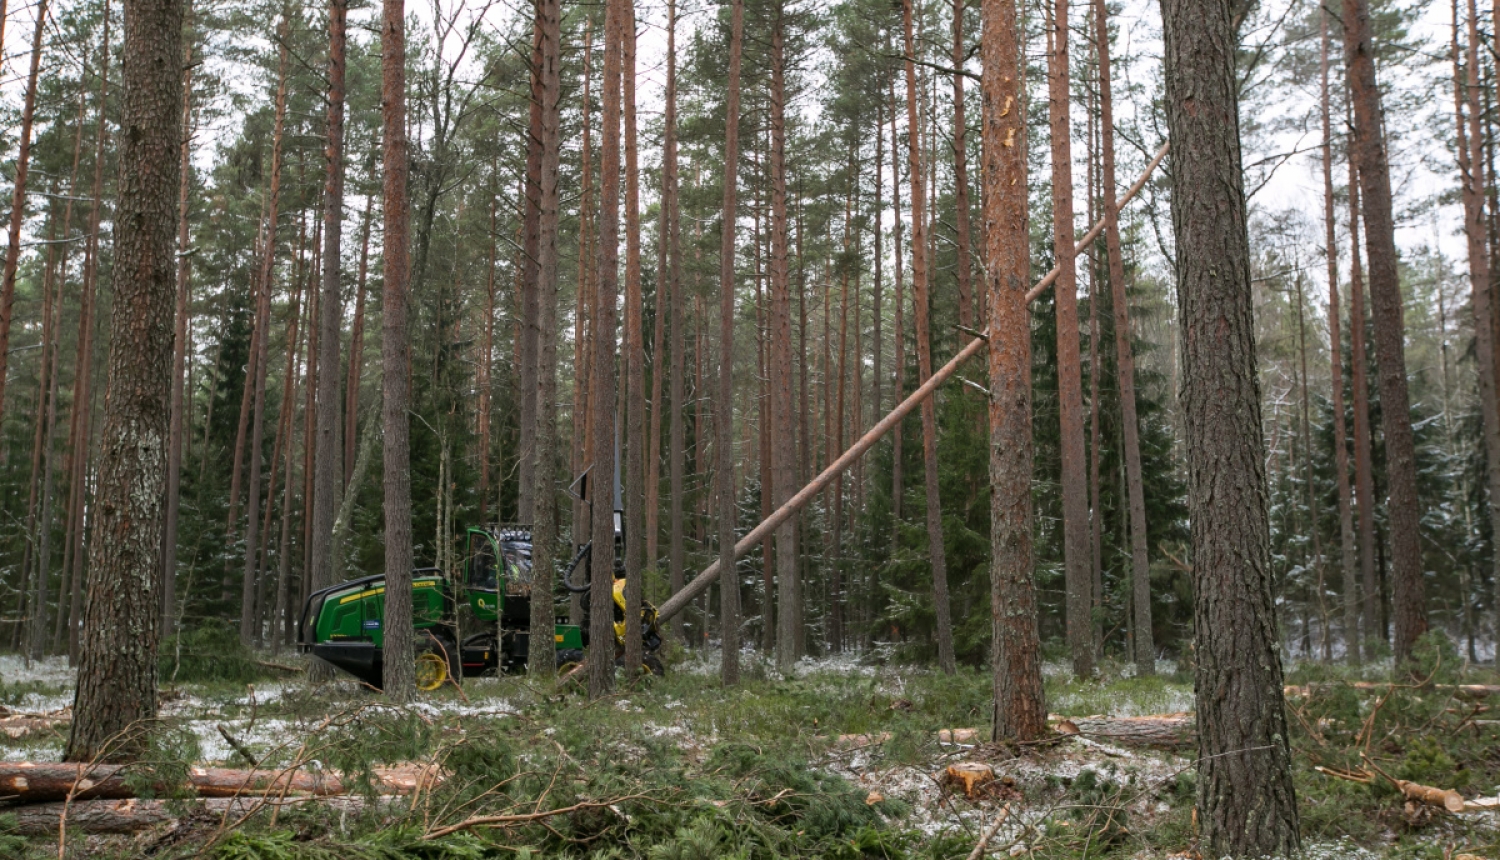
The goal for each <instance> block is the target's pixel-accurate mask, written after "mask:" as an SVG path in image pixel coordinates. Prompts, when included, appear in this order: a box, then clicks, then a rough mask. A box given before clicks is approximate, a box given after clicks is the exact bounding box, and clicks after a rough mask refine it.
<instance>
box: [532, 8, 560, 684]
mask: <svg viewBox="0 0 1500 860" xmlns="http://www.w3.org/2000/svg"><path fill="white" fill-rule="evenodd" d="M536 11H537V19H538V20H539V21H540V22H541V36H542V38H541V42H542V45H541V47H542V50H541V58H542V68H541V83H542V87H541V96H542V101H541V108H542V111H541V120H542V141H541V143H542V173H541V184H540V187H539V188H538V189H537V190H538V192H539V194H538V197H537V200H538V203H539V204H540V210H541V211H540V213H539V214H540V218H539V219H538V222H537V226H538V234H537V239H538V241H537V275H538V281H537V292H538V299H539V300H538V303H537V310H538V316H537V322H538V324H539V326H540V329H541V331H540V339H539V340H538V342H537V390H536V403H537V409H536V415H537V428H536V448H535V450H536V460H535V462H534V463H533V465H532V474H533V477H534V478H535V480H536V496H535V499H534V501H533V506H534V509H535V511H536V521H535V525H534V526H533V532H532V538H533V540H532V544H531V575H532V583H531V629H532V630H533V631H538V633H541V632H542V631H547V632H550V631H551V630H552V623H553V622H552V619H553V617H554V616H555V615H556V609H555V608H554V607H553V605H552V596H553V592H554V591H555V589H556V586H555V584H554V582H553V576H554V574H553V571H554V570H556V568H557V559H556V558H555V555H556V551H557V286H558V272H557V267H558V248H557V231H558V218H559V216H558V182H557V179H558V162H559V159H560V152H561V146H562V136H561V134H560V132H559V130H558V125H559V121H560V116H561V98H562V72H561V66H562V46H561V30H562V6H561V3H560V2H559V0H538V2H537V4H536ZM556 647H557V646H556V643H554V642H553V639H552V637H551V636H549V635H545V634H542V635H533V636H531V637H530V643H529V653H528V654H527V665H528V668H529V671H530V673H531V674H532V675H537V676H541V677H548V676H550V675H551V674H552V673H553V671H554V670H555V669H556V668H557V658H556V651H555V649H556Z"/></svg>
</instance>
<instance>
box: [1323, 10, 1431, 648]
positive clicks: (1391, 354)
mask: <svg viewBox="0 0 1500 860" xmlns="http://www.w3.org/2000/svg"><path fill="white" fill-rule="evenodd" d="M1343 17H1344V59H1345V64H1346V66H1347V69H1348V74H1349V100H1350V102H1351V103H1352V105H1353V108H1354V129H1353V135H1352V140H1351V151H1352V152H1353V157H1354V159H1355V160H1356V161H1357V162H1358V164H1359V182H1360V191H1361V192H1362V194H1361V196H1362V197H1363V202H1364V205H1363V215H1364V222H1365V247H1366V249H1367V251H1368V255H1369V262H1370V304H1371V308H1372V311H1373V316H1374V321H1375V358H1376V367H1377V371H1378V376H1379V384H1380V421H1381V429H1382V431H1383V434H1382V435H1383V436H1384V439H1385V460H1386V475H1387V485H1388V487H1389V493H1390V495H1389V498H1388V499H1387V501H1386V516H1387V517H1388V518H1389V520H1390V533H1391V583H1392V585H1391V605H1392V609H1393V612H1392V614H1393V616H1394V620H1395V624H1394V627H1395V629H1394V631H1393V641H1392V643H1391V648H1392V651H1393V652H1394V654H1395V656H1396V661H1397V662H1398V663H1400V662H1404V661H1406V660H1408V659H1409V658H1410V657H1411V654H1412V646H1413V645H1415V644H1416V641H1417V637H1419V636H1421V635H1422V634H1423V633H1425V632H1426V631H1427V601H1426V597H1425V593H1424V592H1425V587H1424V584H1423V581H1422V547H1421V543H1420V540H1421V512H1420V510H1419V501H1418V499H1417V462H1416V442H1415V440H1414V437H1413V435H1412V426H1411V397H1410V394H1409V392H1408V390H1407V383H1406V345H1405V323H1404V322H1403V320H1402V316H1403V312H1402V307H1401V283H1400V272H1399V271H1398V268H1397V265H1398V264H1397V258H1396V224H1395V220H1394V217H1393V214H1392V203H1391V171H1390V163H1389V162H1388V161H1387V160H1386V149H1385V140H1384V131H1383V128H1382V120H1381V116H1382V113H1381V107H1380V91H1379V89H1378V87H1377V84H1376V81H1375V41H1374V35H1373V33H1372V30H1371V25H1370V4H1369V2H1368V0H1343Z"/></svg>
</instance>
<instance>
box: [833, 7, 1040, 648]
mask: <svg viewBox="0 0 1500 860" xmlns="http://www.w3.org/2000/svg"><path fill="white" fill-rule="evenodd" d="M912 2H913V0H903V3H902V6H901V9H902V20H903V28H904V39H905V41H904V46H905V50H906V122H907V129H906V133H907V151H908V160H909V167H910V170H911V175H910V177H908V178H909V179H910V180H911V292H912V304H913V305H915V306H916V327H917V384H918V385H921V384H922V383H924V382H926V381H927V377H929V376H931V375H932V332H931V330H930V320H929V319H928V316H929V314H928V308H929V304H928V296H927V286H928V265H927V251H928V248H927V237H926V235H925V234H926V230H927V216H926V195H925V191H926V189H925V187H924V183H923V181H922V154H921V143H920V141H919V139H918V138H919V130H920V128H921V126H920V124H919V122H918V120H917V67H916V46H915V43H914V40H913V38H912ZM1021 258H1022V260H1023V261H1025V260H1027V257H1026V255H1025V253H1024V252H1023V253H1022V257H1021ZM1025 288H1026V284H1025V278H1022V279H1021V287H1020V289H1021V290H1022V292H1023V293H1024V291H1025ZM1022 305H1023V307H1024V301H1023V303H1022ZM1027 354H1028V355H1029V354H1030V349H1029V345H1028V350H1027ZM1027 377H1028V379H1029V378H1030V373H1029V372H1028V374H1027ZM829 459H830V460H832V459H833V458H832V457H830V458H829ZM922 465H923V470H924V476H925V479H926V491H927V492H926V495H927V545H928V546H927V551H928V554H929V556H930V557H931V560H932V602H933V610H934V612H935V614H936V616H937V646H938V667H939V668H941V669H942V670H943V671H944V672H947V673H949V674H952V673H953V671H954V668H955V666H954V659H953V622H952V620H951V614H950V611H949V606H948V561H947V554H946V551H945V547H944V544H943V506H942V498H941V496H940V494H939V492H938V463H937V404H935V403H934V402H933V400H932V398H928V399H926V400H924V401H922Z"/></svg>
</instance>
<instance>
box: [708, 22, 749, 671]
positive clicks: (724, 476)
mask: <svg viewBox="0 0 1500 860" xmlns="http://www.w3.org/2000/svg"><path fill="white" fill-rule="evenodd" d="M730 4H731V5H730V18H729V21H730V24H729V26H730V31H729V83H728V91H727V95H726V101H727V105H726V106H725V110H724V115H725V131H724V208H723V215H722V225H723V229H722V237H721V241H720V244H719V391H718V396H717V399H718V403H716V404H715V408H714V445H715V447H716V449H717V451H716V453H717V454H718V461H719V464H718V466H719V468H718V472H719V474H718V496H719V516H718V520H719V622H720V624H722V625H723V631H722V634H721V637H722V640H723V664H722V666H721V667H720V669H721V678H722V679H723V682H724V685H725V686H730V685H732V684H738V683H739V681H740V583H739V572H738V571H737V570H736V569H735V564H734V523H735V516H734V284H735V282H734V250H735V245H734V233H735V230H734V221H735V191H736V189H735V185H736V183H737V182H738V177H739V153H740V134H739V130H740V61H741V57H742V55H743V53H744V40H745V0H730Z"/></svg>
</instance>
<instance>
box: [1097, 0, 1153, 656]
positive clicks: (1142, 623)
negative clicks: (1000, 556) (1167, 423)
mask: <svg viewBox="0 0 1500 860" xmlns="http://www.w3.org/2000/svg"><path fill="white" fill-rule="evenodd" d="M1094 18H1095V25H1094V30H1095V32H1094V36H1095V40H1096V44H1097V45H1098V52H1099V133H1100V143H1101V146H1100V149H1101V154H1100V173H1101V177H1100V182H1101V183H1102V184H1103V186H1104V187H1103V190H1104V244H1105V250H1106V252H1107V253H1108V254H1109V286H1110V293H1111V295H1112V296H1113V298H1114V313H1115V372H1116V374H1117V375H1118V381H1119V390H1120V423H1121V424H1122V425H1124V426H1123V432H1122V436H1123V442H1124V447H1125V452H1124V453H1125V485H1126V495H1127V497H1128V500H1129V508H1128V510H1129V512H1130V560H1131V604H1132V608H1133V610H1134V614H1133V617H1132V620H1133V622H1134V623H1133V625H1132V626H1133V629H1134V633H1135V636H1134V642H1135V649H1134V651H1135V653H1134V655H1133V656H1134V657H1135V666H1136V671H1137V672H1139V673H1141V674H1146V675H1149V674H1151V673H1152V672H1154V671H1156V648H1155V647H1154V645H1153V643H1152V636H1151V561H1150V558H1149V555H1148V553H1147V550H1146V546H1147V544H1146V493H1145V488H1144V481H1143V480H1142V477H1141V439H1140V422H1139V420H1138V419H1137V417H1136V409H1135V354H1134V348H1133V346H1132V345H1131V333H1130V299H1129V296H1128V295H1127V293H1126V290H1125V258H1124V253H1123V251H1122V250H1121V245H1120V207H1119V204H1118V202H1117V201H1116V199H1115V187H1116V186H1115V127H1114V99H1113V98H1112V96H1111V93H1110V80H1109V77H1110V71H1109V70H1110V62H1109V19H1108V13H1107V11H1106V10H1105V7H1104V5H1103V0H1094Z"/></svg>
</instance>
